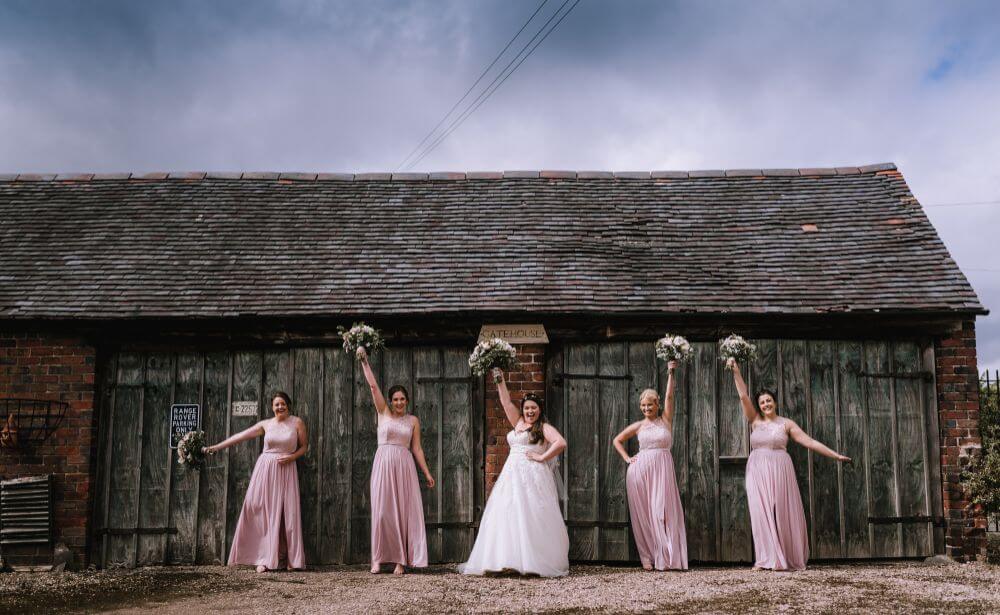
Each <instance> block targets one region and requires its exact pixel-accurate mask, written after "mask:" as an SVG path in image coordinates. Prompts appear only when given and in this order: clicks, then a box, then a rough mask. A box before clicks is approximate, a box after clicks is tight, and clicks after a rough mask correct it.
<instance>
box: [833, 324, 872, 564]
mask: <svg viewBox="0 0 1000 615" xmlns="http://www.w3.org/2000/svg"><path fill="white" fill-rule="evenodd" d="M862 349H863V346H862V344H861V343H860V342H840V343H839V344H838V349H837V369H838V370H839V371H838V379H839V383H838V384H839V386H838V388H839V403H840V433H841V439H842V444H841V446H842V450H841V452H842V453H843V454H845V455H847V456H848V457H850V458H851V459H852V460H853V462H852V463H850V464H843V465H842V466H841V473H842V478H843V509H844V546H845V552H844V557H868V556H869V555H870V553H871V544H870V539H869V534H870V526H869V524H868V491H867V486H866V478H865V475H866V468H867V467H868V459H867V453H866V450H867V447H866V445H865V442H866V440H867V427H866V424H867V418H866V416H865V400H864V383H863V380H862V377H861V376H860V375H859V374H860V372H861V368H862V364H863V362H862Z"/></svg>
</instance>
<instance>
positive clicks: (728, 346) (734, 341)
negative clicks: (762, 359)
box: [719, 333, 757, 363]
mask: <svg viewBox="0 0 1000 615" xmlns="http://www.w3.org/2000/svg"><path fill="white" fill-rule="evenodd" d="M719 358H721V359H722V361H723V362H726V363H728V361H729V359H735V360H736V361H737V362H739V363H749V362H750V361H753V360H754V359H755V358H757V347H756V346H754V345H753V344H751V343H750V342H748V341H746V340H745V339H743V337H741V336H739V335H736V334H735V333H733V334H732V335H730V336H729V337H727V338H726V339H724V340H722V342H721V343H720V344H719Z"/></svg>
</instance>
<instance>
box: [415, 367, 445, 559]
mask: <svg viewBox="0 0 1000 615" xmlns="http://www.w3.org/2000/svg"><path fill="white" fill-rule="evenodd" d="M441 362H442V359H441V350H440V349H438V348H427V347H423V348H414V349H413V376H414V379H415V380H416V384H415V385H414V391H413V402H414V403H413V413H414V414H416V415H417V417H419V418H420V436H421V441H422V444H423V447H424V457H425V458H426V459H427V467H429V468H430V469H431V473H433V474H434V477H435V478H436V479H437V480H438V486H437V487H436V488H435V489H433V490H429V489H427V487H426V486H422V493H421V495H422V496H423V503H424V522H426V523H440V522H441V521H442V520H443V517H442V511H441V506H440V502H439V500H438V493H439V492H440V491H439V490H441V489H443V488H444V487H443V485H442V484H441V482H442V479H443V478H444V477H443V476H442V475H441V468H442V456H441V450H440V445H441V439H442V438H441V437H440V436H441V422H442V401H443V400H442V398H441V394H442V388H443V385H442V383H441V382H440V381H435V379H437V378H440V377H441V376H442V375H443V372H442V370H443V366H442V364H441ZM442 541H443V531H442V530H441V529H431V530H428V531H427V558H428V559H429V560H430V561H432V562H440V561H442V560H443V558H444V555H443V544H442Z"/></svg>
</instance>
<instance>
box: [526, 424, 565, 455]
mask: <svg viewBox="0 0 1000 615" xmlns="http://www.w3.org/2000/svg"><path fill="white" fill-rule="evenodd" d="M542 434H543V435H544V436H545V441H546V442H548V443H549V447H548V448H547V449H545V452H544V453H542V454H540V455H539V454H537V453H528V455H527V457H528V458H529V459H534V460H535V461H542V462H545V461H548V460H549V459H553V458H555V457H557V456H558V455H559V453H561V452H563V451H564V450H566V439H565V438H563V437H562V434H560V433H559V430H558V429H556V428H555V427H553V426H552V425H549V424H548V423H546V424H544V425H542Z"/></svg>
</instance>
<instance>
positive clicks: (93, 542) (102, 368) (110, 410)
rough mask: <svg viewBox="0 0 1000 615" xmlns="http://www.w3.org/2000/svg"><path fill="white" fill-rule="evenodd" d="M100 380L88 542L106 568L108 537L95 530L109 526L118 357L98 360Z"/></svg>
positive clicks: (91, 552) (111, 355)
mask: <svg viewBox="0 0 1000 615" xmlns="http://www.w3.org/2000/svg"><path fill="white" fill-rule="evenodd" d="M98 366H99V367H98V380H97V395H98V397H97V406H96V409H97V411H98V412H97V417H98V418H97V421H98V442H97V472H96V476H97V480H98V484H97V490H96V491H95V496H94V516H93V519H94V524H95V525H96V528H94V527H91V529H90V532H91V534H90V537H89V538H90V539H89V541H88V544H89V545H90V547H89V557H90V561H91V562H95V563H97V564H98V565H100V566H104V565H106V562H105V560H106V558H107V535H106V534H104V535H100V534H98V533H96V532H95V531H94V530H95V529H98V528H104V527H107V526H108V509H109V508H110V503H109V498H110V495H111V491H110V488H111V442H112V439H113V438H114V434H113V433H112V432H113V430H114V403H115V401H114V400H115V396H114V391H115V386H116V384H117V378H118V355H117V353H109V354H105V353H103V352H102V353H101V354H100V356H99V357H98Z"/></svg>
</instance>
